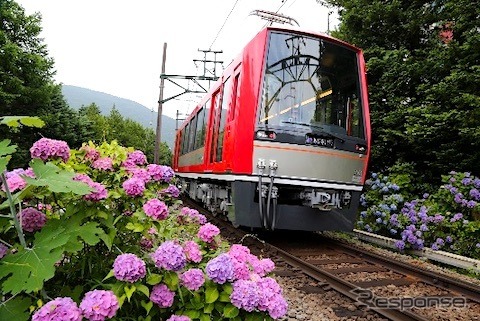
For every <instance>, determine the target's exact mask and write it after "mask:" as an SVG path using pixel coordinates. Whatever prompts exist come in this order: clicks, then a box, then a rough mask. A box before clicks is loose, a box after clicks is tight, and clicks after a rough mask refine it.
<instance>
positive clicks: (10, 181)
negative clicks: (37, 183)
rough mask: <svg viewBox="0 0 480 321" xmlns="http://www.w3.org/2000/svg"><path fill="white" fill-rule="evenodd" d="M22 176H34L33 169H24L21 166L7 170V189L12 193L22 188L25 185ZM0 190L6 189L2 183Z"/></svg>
mask: <svg viewBox="0 0 480 321" xmlns="http://www.w3.org/2000/svg"><path fill="white" fill-rule="evenodd" d="M22 176H28V177H32V178H34V177H35V174H34V173H33V170H32V169H31V168H28V169H27V170H24V169H22V168H17V169H14V170H13V171H10V172H7V173H6V174H5V177H6V178H7V186H8V190H9V191H10V192H11V193H13V192H15V191H17V190H21V189H24V188H25V187H26V186H27V182H26V181H25V180H24V179H23V178H22ZM2 190H3V191H6V189H5V186H3V185H2Z"/></svg>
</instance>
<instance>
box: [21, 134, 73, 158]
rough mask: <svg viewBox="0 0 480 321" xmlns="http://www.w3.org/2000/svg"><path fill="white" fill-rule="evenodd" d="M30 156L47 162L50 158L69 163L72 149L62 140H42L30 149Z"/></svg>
mask: <svg viewBox="0 0 480 321" xmlns="http://www.w3.org/2000/svg"><path fill="white" fill-rule="evenodd" d="M30 155H31V157H32V158H40V159H41V160H43V161H45V160H47V159H49V158H52V159H56V158H61V159H62V160H63V161H64V162H67V161H68V159H69V158H70V148H69V147H68V145H67V143H66V142H64V141H62V140H56V139H50V138H41V139H39V140H38V141H36V142H35V143H33V146H32V147H31V148H30Z"/></svg>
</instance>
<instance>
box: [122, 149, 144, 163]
mask: <svg viewBox="0 0 480 321" xmlns="http://www.w3.org/2000/svg"><path fill="white" fill-rule="evenodd" d="M126 161H127V162H128V161H131V162H133V163H134V164H136V165H145V164H146V163H147V156H145V154H144V153H143V152H142V151H140V150H136V151H133V152H131V153H128V155H127V160H126Z"/></svg>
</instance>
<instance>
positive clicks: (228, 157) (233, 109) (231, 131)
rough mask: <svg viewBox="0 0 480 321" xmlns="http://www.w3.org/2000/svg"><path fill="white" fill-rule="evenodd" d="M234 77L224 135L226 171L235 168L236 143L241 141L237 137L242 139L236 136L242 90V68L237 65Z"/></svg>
mask: <svg viewBox="0 0 480 321" xmlns="http://www.w3.org/2000/svg"><path fill="white" fill-rule="evenodd" d="M234 75H235V76H234V78H233V88H232V91H231V95H230V98H229V101H230V106H229V112H228V118H227V123H226V125H225V137H224V153H223V155H224V158H225V162H226V164H225V166H226V168H225V169H226V171H232V170H233V163H232V161H233V158H234V157H235V156H234V155H235V145H236V143H239V142H238V141H237V139H241V138H240V137H237V139H236V137H235V132H236V130H235V124H236V122H235V120H236V117H237V115H236V114H237V110H238V109H237V106H238V104H239V97H240V95H239V94H240V92H239V89H238V84H239V83H240V68H239V67H237V68H236V69H235V73H234Z"/></svg>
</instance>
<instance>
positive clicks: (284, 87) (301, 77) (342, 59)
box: [257, 31, 366, 140]
mask: <svg viewBox="0 0 480 321" xmlns="http://www.w3.org/2000/svg"><path fill="white" fill-rule="evenodd" d="M264 68H265V70H264V78H263V84H262V94H261V98H260V101H259V107H258V108H259V110H258V113H257V129H260V128H263V129H267V130H270V129H271V130H275V131H277V132H278V131H284V132H288V133H289V135H294V136H295V135H297V136H303V137H304V136H305V133H306V132H314V131H323V132H327V133H329V134H331V135H333V136H335V137H342V138H349V137H351V138H356V139H362V140H364V139H365V136H366V134H365V125H364V114H363V104H362V95H361V89H360V85H361V82H360V81H361V80H360V75H359V72H360V68H359V60H358V52H357V51H355V50H353V49H351V48H348V47H346V46H342V45H341V44H337V43H334V42H331V41H328V40H325V39H323V38H320V37H318V38H315V37H313V36H307V35H303V34H293V33H283V32H280V31H271V32H270V33H269V40H268V46H267V52H266V59H265V66H264Z"/></svg>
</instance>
